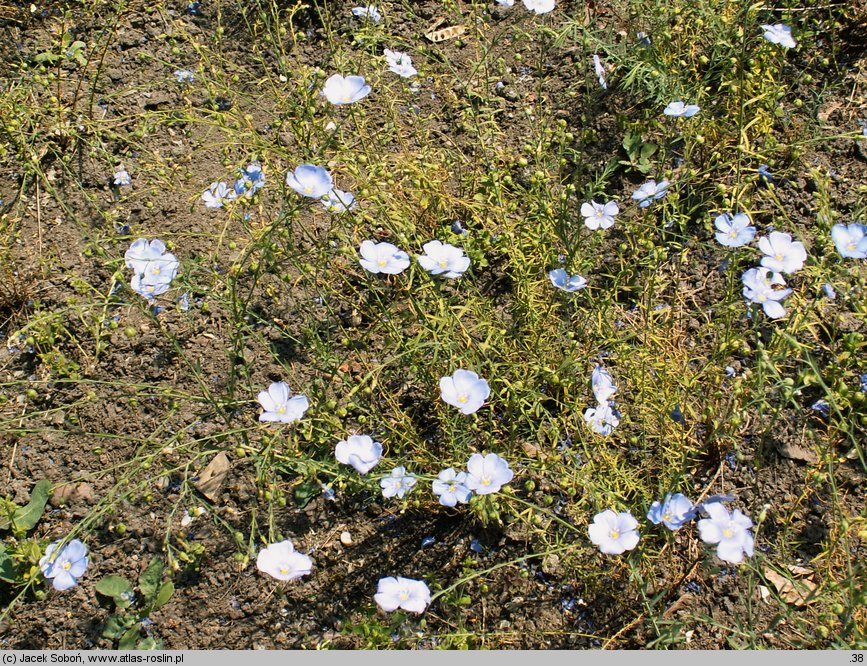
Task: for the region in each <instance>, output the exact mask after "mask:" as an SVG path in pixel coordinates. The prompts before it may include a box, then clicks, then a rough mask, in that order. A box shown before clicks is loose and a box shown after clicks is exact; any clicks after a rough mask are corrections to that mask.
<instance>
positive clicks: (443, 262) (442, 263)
mask: <svg viewBox="0 0 867 666" xmlns="http://www.w3.org/2000/svg"><path fill="white" fill-rule="evenodd" d="M853 249H854V248H853ZM448 265H449V262H447V261H441V262H440V268H446V267H447V266H448Z"/></svg>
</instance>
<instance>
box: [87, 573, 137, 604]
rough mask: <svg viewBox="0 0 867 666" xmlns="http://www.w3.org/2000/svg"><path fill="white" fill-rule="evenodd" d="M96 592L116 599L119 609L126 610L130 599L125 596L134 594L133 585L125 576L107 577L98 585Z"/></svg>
mask: <svg viewBox="0 0 867 666" xmlns="http://www.w3.org/2000/svg"><path fill="white" fill-rule="evenodd" d="M96 591H97V592H99V593H100V594H103V595H105V596H106V597H111V598H112V599H114V603H115V604H116V605H117V606H118V608H126V607H127V606H129V599H127V598H125V597H124V596H123V595H125V594H131V593H132V583H130V582H129V581H128V580H127V579H126V578H124V577H123V576H106V577H105V578H102V579H101V580H100V581H99V582H98V583H97V584H96Z"/></svg>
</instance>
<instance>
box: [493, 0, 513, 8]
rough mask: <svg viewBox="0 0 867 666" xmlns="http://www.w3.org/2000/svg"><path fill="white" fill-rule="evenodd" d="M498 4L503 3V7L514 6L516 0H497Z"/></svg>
mask: <svg viewBox="0 0 867 666" xmlns="http://www.w3.org/2000/svg"><path fill="white" fill-rule="evenodd" d="M497 4H498V5H502V6H503V7H513V6H514V5H515V0H497Z"/></svg>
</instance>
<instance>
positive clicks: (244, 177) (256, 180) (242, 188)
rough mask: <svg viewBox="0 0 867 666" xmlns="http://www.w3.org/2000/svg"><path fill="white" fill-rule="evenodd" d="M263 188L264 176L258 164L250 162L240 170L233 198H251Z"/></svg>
mask: <svg viewBox="0 0 867 666" xmlns="http://www.w3.org/2000/svg"><path fill="white" fill-rule="evenodd" d="M264 186H265V174H264V173H263V172H262V166H261V165H260V164H259V163H258V162H251V163H250V164H249V165H248V166H247V167H246V168H245V169H241V174H240V177H239V178H238V180H236V181H235V188H234V189H235V196H236V197H240V196H246V197H248V198H249V197H252V196H253V195H254V194H255V193H256V192H257V191H258V190H260V189H261V188H262V187H264Z"/></svg>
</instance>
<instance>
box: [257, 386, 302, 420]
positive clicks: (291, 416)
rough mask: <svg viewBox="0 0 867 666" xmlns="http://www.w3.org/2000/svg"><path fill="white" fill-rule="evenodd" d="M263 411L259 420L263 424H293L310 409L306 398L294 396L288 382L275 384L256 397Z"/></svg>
mask: <svg viewBox="0 0 867 666" xmlns="http://www.w3.org/2000/svg"><path fill="white" fill-rule="evenodd" d="M256 400H258V402H259V404H260V405H261V406H262V409H264V410H265V411H264V412H262V413H261V414H259V420H260V421H262V422H263V423H292V422H293V421H297V420H298V419H300V418H301V417H302V416H304V412H306V411H307V410H308V409H309V407H310V402H309V401H308V400H307V397H306V396H303V395H295V396H293V395H292V392H291V391H290V390H289V385H288V384H286V382H273V383H272V384H271V386H269V387H268V390H267V391H260V392H259V395H257V396H256Z"/></svg>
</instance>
